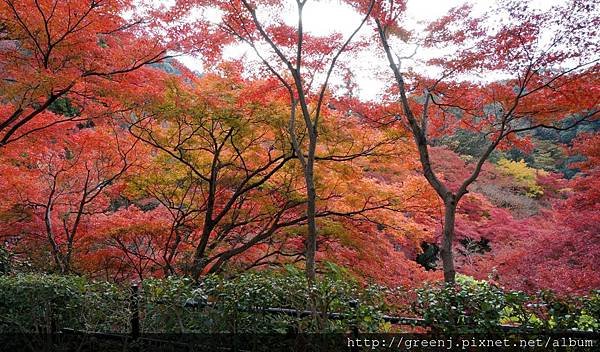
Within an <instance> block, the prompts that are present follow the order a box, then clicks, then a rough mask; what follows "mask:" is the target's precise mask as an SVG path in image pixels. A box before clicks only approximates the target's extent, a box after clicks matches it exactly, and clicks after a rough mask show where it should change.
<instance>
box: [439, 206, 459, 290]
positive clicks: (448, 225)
mask: <svg viewBox="0 0 600 352" xmlns="http://www.w3.org/2000/svg"><path fill="white" fill-rule="evenodd" d="M455 219H456V200H455V199H454V197H452V198H451V199H446V200H444V226H443V230H442V234H443V237H442V248H441V250H440V255H441V257H442V264H443V268H444V281H445V282H446V283H454V280H455V277H456V270H455V269H454V256H453V255H452V243H453V242H454V220H455Z"/></svg>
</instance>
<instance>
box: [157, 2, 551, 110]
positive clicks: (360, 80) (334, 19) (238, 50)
mask: <svg viewBox="0 0 600 352" xmlns="http://www.w3.org/2000/svg"><path fill="white" fill-rule="evenodd" d="M162 1H168V0H162ZM556 1H560V0H554V1H553V0H535V1H534V3H538V4H539V5H540V6H545V5H547V4H548V3H550V4H551V3H552V2H556ZM465 2H469V3H471V4H472V5H473V9H474V11H476V12H481V13H483V12H485V11H487V10H488V9H489V8H490V7H491V6H492V5H493V4H494V2H495V1H494V0H429V1H426V0H408V4H407V14H406V18H407V21H408V22H409V23H407V25H408V26H409V27H410V28H418V26H420V25H423V23H426V22H431V21H433V20H435V19H437V18H439V17H441V16H443V15H445V14H446V13H447V12H448V10H450V9H451V8H453V7H456V6H460V5H462V4H464V3H465ZM293 6H295V4H290V8H289V15H287V16H286V18H289V20H288V21H286V22H288V24H290V25H295V23H296V21H297V13H296V12H295V11H296V9H295V7H293ZM207 15H210V14H207ZM213 15H214V14H213ZM259 16H260V13H259ZM360 21H361V16H360V15H359V14H358V13H356V12H354V11H353V10H352V9H351V8H350V7H348V6H343V5H342V4H341V3H340V2H339V1H336V0H320V1H316V0H311V1H309V2H308V3H307V5H306V6H305V8H304V17H303V22H304V28H305V30H306V31H307V32H312V33H313V34H315V35H327V34H330V33H332V32H340V33H342V34H345V36H346V37H347V36H348V35H349V34H350V33H351V32H352V31H353V30H354V29H355V28H356V26H357V25H358V24H359V23H360ZM363 31H364V29H363ZM404 50H407V51H408V52H406V53H409V52H410V53H412V52H413V51H414V50H415V47H414V46H413V47H406V48H405V49H404ZM426 51H427V50H426V49H423V48H418V49H417V55H416V57H424V56H427V54H428V53H427V52H426ZM399 54H402V53H399ZM429 54H431V53H429ZM225 55H226V57H227V58H232V59H233V58H239V57H241V56H242V55H246V57H247V58H252V57H255V55H254V54H253V53H252V52H251V50H250V48H249V47H247V46H244V45H236V46H232V47H230V48H228V49H227V50H226V51H225ZM179 60H180V61H181V62H183V63H184V64H185V65H186V66H187V67H189V68H190V69H192V70H194V71H198V72H202V63H201V60H200V59H199V58H197V57H192V56H183V57H180V58H179ZM408 64H410V63H408ZM352 68H353V71H354V73H355V79H356V81H357V85H358V96H359V97H360V98H362V99H364V100H375V99H377V96H378V95H379V94H381V93H382V92H383V90H384V87H385V84H384V82H383V81H382V80H381V79H380V78H379V76H378V75H377V74H374V72H384V71H385V70H386V68H387V70H389V67H387V66H386V61H385V60H381V59H379V58H373V57H372V56H369V53H363V54H361V56H359V57H358V58H357V59H356V60H354V63H353V66H352ZM333 83H335V82H333Z"/></svg>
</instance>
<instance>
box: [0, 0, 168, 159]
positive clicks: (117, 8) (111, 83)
mask: <svg viewBox="0 0 600 352" xmlns="http://www.w3.org/2000/svg"><path fill="white" fill-rule="evenodd" d="M131 9H132V3H131V2H130V1H120V0H119V1H117V0H91V1H75V0H19V1H15V0H2V1H1V2H0V68H1V69H2V77H1V80H0V91H1V92H2V93H1V97H0V101H1V103H0V148H3V147H4V146H5V145H6V144H8V143H10V142H14V141H16V140H18V139H20V138H23V137H24V136H26V135H29V134H31V133H34V132H36V131H40V130H42V129H44V128H47V127H51V126H53V125H56V124H60V123H64V122H66V121H72V120H78V115H76V114H71V115H56V114H52V113H51V112H50V111H51V110H52V108H53V107H55V106H56V105H60V104H64V103H65V102H68V103H69V104H71V105H73V107H74V108H75V109H77V110H78V111H79V112H82V111H83V110H94V109H97V108H98V107H102V108H103V109H104V110H105V111H106V110H108V111H109V113H110V111H111V109H116V107H114V106H112V104H111V103H110V102H109V101H106V100H105V99H102V96H104V95H106V92H109V91H111V90H114V89H117V88H118V87H119V83H120V82H121V81H123V80H126V79H128V78H129V77H128V76H127V75H128V74H130V73H135V72H137V71H140V70H141V69H143V67H144V66H145V65H148V64H152V63H156V62H159V61H161V60H163V59H164V58H165V57H167V54H166V52H167V48H168V46H167V45H166V44H165V43H162V42H161V41H160V40H156V37H154V36H153V33H152V30H151V26H150V25H149V24H150V23H149V22H150V21H148V19H146V18H142V17H140V18H134V19H133V20H126V19H125V18H124V17H123V16H122V13H123V12H124V11H128V10H131ZM98 103H100V104H99V105H98ZM86 112H87V111H86ZM93 116H94V114H93V113H91V112H87V118H92V117H93Z"/></svg>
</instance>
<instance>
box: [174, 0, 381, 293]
mask: <svg viewBox="0 0 600 352" xmlns="http://www.w3.org/2000/svg"><path fill="white" fill-rule="evenodd" d="M180 3H181V7H180V11H181V8H183V9H189V7H190V6H191V5H192V6H193V5H197V6H198V7H202V6H205V5H206V4H205V3H204V2H203V1H197V2H194V1H191V2H190V1H181V2H180ZM190 3H191V4H190ZM372 3H374V1H372ZM306 4H307V1H306V0H297V1H294V2H293V6H295V7H296V10H297V14H298V18H297V25H296V26H289V25H286V24H285V23H284V19H283V16H278V15H276V14H282V13H283V12H284V11H285V6H286V5H287V4H286V3H274V2H272V1H260V2H256V1H253V2H250V1H247V0H239V1H223V2H217V3H210V4H209V5H211V6H215V5H216V6H218V7H219V8H220V9H221V10H222V11H223V12H224V16H223V21H222V23H220V24H219V26H220V29H221V30H224V31H225V32H226V33H228V34H229V35H230V36H232V37H233V38H235V39H237V40H238V41H240V42H243V43H245V44H247V45H249V46H250V48H251V49H252V50H253V51H254V53H255V54H256V55H257V56H258V57H259V59H260V61H261V63H262V65H264V67H266V69H267V71H268V72H269V74H270V75H272V77H274V78H276V79H277V81H278V82H279V83H280V84H281V85H282V86H283V88H284V89H285V91H286V92H287V94H288V95H289V106H290V117H289V128H288V133H289V135H290V137H291V141H292V146H293V150H294V153H295V156H296V158H298V160H299V162H300V164H301V166H302V170H303V174H304V179H305V183H306V197H307V209H306V214H307V222H308V233H307V239H306V275H307V277H308V279H309V282H312V281H314V279H315V273H316V271H315V263H316V260H315V258H316V252H317V221H316V213H317V207H316V204H317V198H318V195H317V193H316V186H315V161H316V160H317V143H318V134H319V123H320V119H321V118H322V116H321V115H322V111H323V110H324V109H325V105H326V104H325V103H326V100H327V93H328V92H327V88H328V85H329V80H330V78H331V75H332V73H333V71H334V69H335V68H336V64H337V63H338V59H339V58H340V56H341V54H342V53H343V52H344V51H346V50H348V49H350V43H351V41H352V40H353V38H354V37H355V35H356V34H357V33H358V31H359V30H360V29H361V28H362V26H363V24H364V23H365V22H366V20H367V16H368V14H367V15H366V16H364V18H363V19H362V21H361V22H360V23H359V24H358V26H357V27H356V29H355V30H354V31H353V32H352V33H351V34H350V35H349V36H348V37H347V38H346V39H342V38H341V36H340V35H339V34H334V35H331V36H329V37H317V36H313V35H311V34H309V33H306V32H305V29H304V26H303V10H304V7H305V6H306ZM261 9H265V10H267V11H269V13H270V14H271V15H272V16H273V17H272V18H270V19H269V20H266V19H260V18H259V12H260V10H261ZM263 48H267V49H266V50H263ZM321 76H323V77H321ZM319 79H321V80H322V83H321V84H318V83H316V82H317V81H319ZM297 114H300V116H301V117H302V121H303V126H302V127H300V128H299V127H298V126H299V124H298V122H297ZM304 136H306V137H307V141H306V142H304V141H303V139H304V138H303V137H304Z"/></svg>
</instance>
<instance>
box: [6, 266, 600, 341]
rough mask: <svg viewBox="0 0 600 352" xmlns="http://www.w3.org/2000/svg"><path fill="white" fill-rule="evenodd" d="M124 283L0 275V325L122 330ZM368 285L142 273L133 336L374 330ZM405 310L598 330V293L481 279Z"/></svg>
mask: <svg viewBox="0 0 600 352" xmlns="http://www.w3.org/2000/svg"><path fill="white" fill-rule="evenodd" d="M130 295H131V291H130V287H125V286H117V285H114V284H110V283H106V282H91V281H88V280H86V279H85V278H82V277H74V276H58V275H43V274H18V275H10V276H9V275H5V276H0V332H51V331H59V330H60V329H62V328H73V329H78V330H86V331H97V332H114V333H127V332H129V330H130V326H129V320H130V318H131V311H130ZM385 295H386V293H385V292H384V291H383V290H382V289H380V288H378V287H362V286H361V285H359V284H358V283H357V282H356V281H354V280H352V278H351V277H350V276H349V275H347V274H346V273H345V272H344V270H343V269H341V268H338V267H335V266H330V267H329V270H328V273H327V274H325V275H323V276H322V277H321V278H319V280H317V282H316V283H315V284H314V285H313V286H312V287H310V288H308V285H307V282H306V279H305V278H304V275H303V273H302V272H300V271H298V270H297V269H295V268H293V267H289V268H287V269H286V270H285V271H263V272H248V273H244V274H241V275H239V276H237V277H234V278H224V277H220V276H210V277H207V278H205V280H204V281H203V282H202V283H201V284H200V285H195V283H194V282H193V281H192V280H190V279H188V278H175V277H171V278H167V279H152V280H146V281H144V282H143V283H142V284H141V287H140V291H139V301H138V303H139V312H140V323H141V324H140V325H141V329H142V330H141V331H142V332H143V333H190V332H201V333H213V332H229V333H264V332H268V333H273V332H279V333H286V332H290V331H294V332H346V331H349V330H350V329H351V328H352V327H355V326H356V327H358V328H359V329H360V331H361V332H384V331H389V330H390V328H391V327H390V325H389V324H386V323H384V321H383V314H384V313H385V312H388V311H389V310H390V308H391V307H388V306H386V304H385V303H384V296H385ZM273 307H276V308H288V309H295V310H300V311H309V312H310V311H311V309H312V308H313V307H314V308H316V310H317V311H319V312H325V313H338V314H343V315H344V319H341V320H334V319H327V318H323V317H321V316H319V315H317V316H314V315H311V314H307V315H306V316H291V315H285V314H270V313H266V312H265V311H264V310H265V309H266V308H273ZM414 308H415V309H414V312H413V313H414V314H415V315H417V316H422V317H423V318H424V319H425V321H426V323H427V324H428V325H429V326H430V327H431V328H432V329H433V330H436V331H443V332H461V333H465V332H494V331H499V330H500V329H501V327H500V326H501V325H512V326H519V327H521V328H526V329H536V330H544V331H548V330H553V331H556V330H570V329H577V330H583V331H599V330H600V319H599V317H600V292H598V291H596V292H592V294H590V295H589V296H584V297H559V296H557V295H555V294H552V293H551V292H540V293H538V294H536V295H533V296H529V295H526V294H524V293H521V292H505V291H503V290H501V289H500V288H498V287H496V286H493V285H490V284H488V283H487V282H483V281H476V280H473V279H469V278H466V277H461V278H460V279H459V280H458V283H457V285H454V286H431V285H428V286H425V287H423V288H422V289H420V290H418V292H417V300H416V302H415V304H414Z"/></svg>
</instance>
